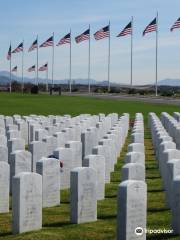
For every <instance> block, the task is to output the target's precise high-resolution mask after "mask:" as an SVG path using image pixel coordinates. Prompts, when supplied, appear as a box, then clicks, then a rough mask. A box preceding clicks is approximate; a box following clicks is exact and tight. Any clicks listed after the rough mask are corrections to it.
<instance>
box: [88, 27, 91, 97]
mask: <svg viewBox="0 0 180 240" xmlns="http://www.w3.org/2000/svg"><path fill="white" fill-rule="evenodd" d="M88 61H89V62H88V92H89V93H90V92H91V80H90V79H91V26H90V24H89V60H88Z"/></svg>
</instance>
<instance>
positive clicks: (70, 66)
mask: <svg viewBox="0 0 180 240" xmlns="http://www.w3.org/2000/svg"><path fill="white" fill-rule="evenodd" d="M71 70H72V38H71V29H70V46H69V92H70V93H71V92H72V86H71V85H72V76H71V74H72V72H71Z"/></svg>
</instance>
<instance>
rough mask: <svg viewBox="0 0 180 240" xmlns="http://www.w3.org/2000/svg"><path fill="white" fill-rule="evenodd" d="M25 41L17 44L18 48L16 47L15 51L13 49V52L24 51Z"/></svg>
mask: <svg viewBox="0 0 180 240" xmlns="http://www.w3.org/2000/svg"><path fill="white" fill-rule="evenodd" d="M23 45H24V44H23V42H22V43H20V44H19V45H18V46H17V48H15V49H14V50H13V51H12V53H18V52H23Z"/></svg>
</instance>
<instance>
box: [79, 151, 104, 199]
mask: <svg viewBox="0 0 180 240" xmlns="http://www.w3.org/2000/svg"><path fill="white" fill-rule="evenodd" d="M83 167H91V168H93V169H95V170H96V176H97V178H96V187H97V191H96V192H97V200H102V199H104V194H105V158H104V156H103V155H95V154H94V155H93V154H91V155H87V156H86V157H85V158H84V159H83Z"/></svg>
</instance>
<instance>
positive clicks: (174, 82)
mask: <svg viewBox="0 0 180 240" xmlns="http://www.w3.org/2000/svg"><path fill="white" fill-rule="evenodd" d="M158 85H159V86H172V87H179V86H180V79H170V78H169V79H168V78H167V79H164V80H161V81H158Z"/></svg>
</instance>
